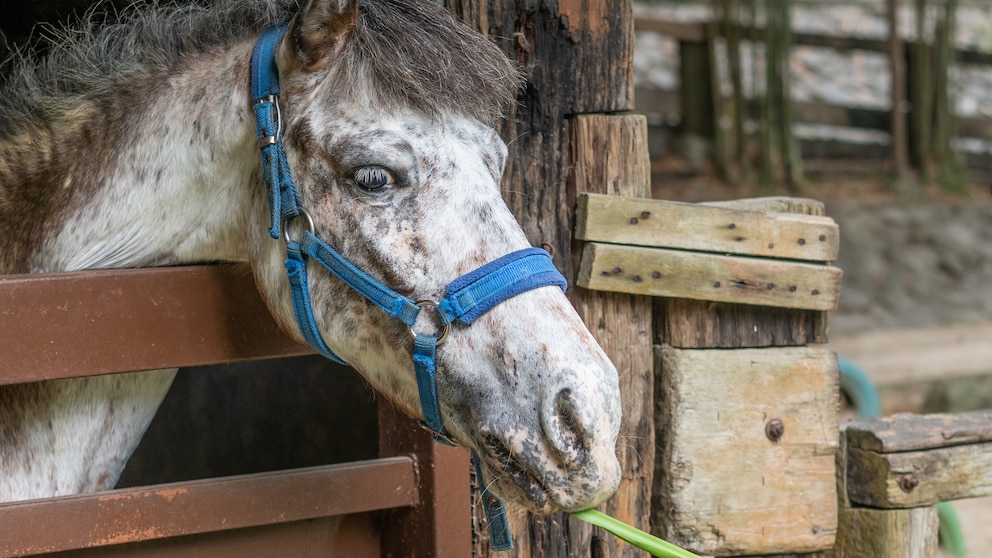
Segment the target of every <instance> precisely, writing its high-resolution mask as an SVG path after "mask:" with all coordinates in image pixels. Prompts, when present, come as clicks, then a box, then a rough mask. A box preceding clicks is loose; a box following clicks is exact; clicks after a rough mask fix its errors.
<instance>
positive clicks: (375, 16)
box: [0, 0, 620, 512]
mask: <svg viewBox="0 0 992 558" xmlns="http://www.w3.org/2000/svg"><path fill="white" fill-rule="evenodd" d="M281 21H289V26H288V29H287V30H286V31H285V35H281V34H280V35H279V36H278V37H277V38H276V40H275V42H274V43H272V49H271V50H272V52H271V64H273V66H272V68H274V70H273V71H274V75H275V76H276V79H277V80H278V83H279V85H280V87H281V91H280V95H279V97H278V100H277V104H278V113H277V114H275V117H274V118H275V120H274V121H275V122H277V124H278V127H279V129H278V130H276V131H272V132H271V133H268V135H267V133H266V132H265V131H264V130H263V131H262V132H259V131H258V130H257V129H256V118H255V115H254V114H253V100H252V99H251V98H250V97H251V96H252V95H251V93H250V88H251V85H250V82H251V81H252V71H251V64H252V51H253V45H254V44H255V42H256V39H257V38H258V36H259V34H260V33H261V32H262V30H263V29H265V28H267V27H268V26H270V25H272V24H276V23H278V22H281ZM95 27H96V25H95V24H91V25H90V28H87V29H84V30H82V31H75V32H72V33H66V34H65V35H64V36H63V37H62V40H60V41H57V42H56V43H55V44H54V45H53V46H52V47H51V52H50V53H49V54H48V55H47V57H46V58H44V59H41V60H32V59H31V58H32V57H31V56H29V55H22V56H21V57H20V58H19V59H18V60H15V61H13V62H9V63H8V65H7V67H5V68H4V70H5V71H4V73H5V75H6V76H5V82H4V84H3V89H2V94H0V239H2V240H0V242H2V247H0V273H4V274H14V273H46V272H59V271H76V270H84V269H107V268H127V267H142V266H157V265H173V264H183V263H193V262H211V261H246V262H249V263H250V264H251V267H252V269H253V270H254V275H255V279H256V282H257V285H258V288H259V290H260V292H261V293H262V295H263V297H264V299H265V301H266V303H267V305H268V307H269V309H270V311H271V313H272V315H273V316H274V318H275V319H276V321H277V322H278V323H279V324H280V325H281V326H282V328H283V329H285V330H286V331H287V332H288V333H289V334H290V335H291V336H293V337H294V338H296V339H297V340H299V341H301V342H303V341H304V339H305V338H306V337H307V335H306V333H305V332H301V328H302V329H306V328H305V327H303V326H301V325H300V321H299V317H298V314H299V310H298V309H297V310H295V311H294V305H293V302H292V298H293V296H294V295H293V291H292V289H291V287H290V281H289V280H288V279H287V275H286V268H285V266H284V263H285V261H286V257H287V256H286V253H287V240H288V241H289V242H291V243H292V242H296V237H297V236H298V235H301V234H303V233H302V232H301V231H302V230H303V229H306V228H307V226H308V223H307V222H306V221H305V220H302V219H301V220H297V219H293V218H292V216H290V218H287V219H286V220H287V221H295V222H292V223H290V222H287V223H281V219H280V218H279V217H278V216H277V217H276V218H275V219H273V217H272V216H271V212H272V208H271V207H270V199H269V198H270V196H268V195H267V189H266V188H267V186H266V184H267V183H266V181H265V179H264V177H263V174H264V173H263V165H262V164H260V161H259V145H260V144H261V145H262V146H263V147H267V146H268V145H269V144H272V143H275V142H276V141H277V140H278V142H279V145H280V146H281V148H282V149H284V152H285V155H286V159H285V160H286V164H287V168H288V169H291V178H292V180H293V182H294V183H295V186H296V188H297V191H298V198H299V200H298V204H299V209H300V212H301V213H303V212H305V213H306V215H303V216H304V217H307V216H309V217H310V218H311V219H312V225H310V226H311V227H312V233H313V235H314V236H315V238H319V239H321V242H324V243H326V245H327V246H329V247H333V249H335V250H337V252H339V253H340V254H341V255H342V256H343V257H344V258H346V259H347V260H348V261H349V262H350V263H351V264H354V266H355V267H356V268H358V269H360V270H362V272H364V273H365V274H367V275H368V276H369V277H370V278H371V279H372V281H374V282H376V283H377V284H382V285H386V286H388V287H389V288H390V289H392V290H393V291H395V293H397V295H398V296H399V297H401V298H402V299H403V300H410V301H421V300H429V299H433V300H440V299H442V298H444V297H445V296H446V288H450V284H451V283H452V281H453V280H455V279H456V278H459V277H462V276H464V275H465V274H467V273H469V272H472V271H473V270H475V269H477V268H479V267H480V266H484V265H485V264H487V263H488V262H493V261H494V260H500V258H502V257H504V256H506V255H507V254H516V253H520V252H519V251H520V250H523V249H526V248H528V246H529V245H528V242H527V239H526V238H525V236H524V234H523V232H522V230H521V229H520V227H519V226H518V224H517V223H516V222H515V221H514V219H513V217H512V215H511V214H510V212H509V211H508V209H507V207H506V206H505V205H504V203H503V201H502V198H501V196H500V177H501V173H502V169H503V165H504V158H505V155H506V148H505V146H504V144H503V143H502V141H501V140H500V139H499V137H498V136H497V134H496V133H495V131H494V130H493V128H492V127H491V124H492V122H493V120H494V119H495V118H497V117H498V116H499V115H500V114H501V113H502V111H503V110H504V109H505V108H506V107H507V106H509V105H510V104H512V102H513V99H514V95H515V92H516V89H517V87H518V77H517V74H516V71H515V69H514V67H513V66H512V65H511V64H510V63H509V62H508V61H507V60H506V58H505V57H504V56H503V55H502V54H501V53H500V52H499V51H498V49H497V48H496V47H495V46H493V45H491V44H490V43H489V42H487V41H486V40H484V39H483V38H482V37H481V36H479V35H477V34H475V33H473V32H471V31H470V30H468V29H467V28H466V27H465V26H463V25H461V24H459V23H457V22H456V21H454V20H453V19H452V18H451V17H449V16H448V15H447V14H446V13H444V12H443V11H442V10H441V9H440V8H438V7H437V6H436V5H435V3H433V2H423V3H421V4H416V3H412V2H403V1H400V0H380V1H372V0H369V1H368V2H363V3H362V4H361V5H359V3H358V1H357V0H311V1H310V2H308V3H307V4H306V5H305V6H303V7H302V8H300V7H297V6H296V4H295V2H293V1H291V0H285V1H281V2H280V1H269V2H264V1H259V0H250V1H249V0H227V1H221V2H218V3H216V4H214V5H211V6H209V7H203V6H202V5H201V6H200V7H189V8H176V7H157V6H153V5H148V6H145V7H144V8H143V9H141V10H136V11H134V12H133V13H132V14H131V15H129V16H127V18H126V21H124V22H122V23H120V24H116V25H114V26H109V27H107V28H104V29H100V30H97V29H96V28H95ZM272 108H273V109H274V108H275V104H273V105H272ZM260 140H261V141H260ZM270 162H271V161H270ZM277 213H278V211H277ZM280 225H283V227H282V228H283V229H285V230H282V231H281V233H279V234H276V235H275V236H276V237H277V238H272V235H271V234H270V233H271V232H272V231H270V229H271V228H273V227H275V228H280ZM528 254H529V253H528ZM531 256H533V255H532V254H531V255H529V256H528V257H531ZM533 258H536V259H535V261H537V260H540V259H541V258H540V257H539V256H533ZM303 259H304V260H306V259H308V256H303ZM304 275H305V276H306V277H307V278H308V280H309V286H308V287H306V290H305V294H306V295H308V296H309V298H310V307H311V310H309V312H310V314H309V318H306V316H307V314H306V311H304V315H305V317H304V320H305V319H310V320H311V321H312V323H313V331H315V332H316V335H317V337H318V338H319V339H320V341H321V342H326V345H327V348H328V349H329V350H330V351H333V353H334V354H335V355H336V356H337V357H340V358H341V359H343V360H344V361H347V362H348V363H350V364H351V365H352V366H354V367H355V368H356V369H357V370H358V371H359V372H360V373H361V374H362V375H363V376H364V377H365V378H366V380H367V381H368V382H369V383H370V384H371V385H372V386H373V387H374V388H375V389H376V390H378V391H379V392H380V393H381V394H383V395H384V396H386V397H388V398H389V399H390V400H391V401H393V402H394V403H395V405H396V406H397V407H398V408H400V409H401V410H403V411H404V412H405V413H407V414H409V415H410V416H413V417H418V418H425V419H427V420H428V421H429V420H430V417H429V416H425V414H430V413H429V412H428V411H426V410H424V409H425V407H424V405H426V404H427V402H425V401H423V400H422V397H421V395H422V393H423V389H424V386H423V385H421V384H420V383H418V374H419V371H416V370H415V366H414V364H413V363H412V360H411V358H412V357H413V356H414V354H415V352H416V351H415V349H414V343H413V342H412V341H411V335H410V327H409V326H410V325H412V326H413V329H414V330H415V331H428V330H431V329H433V328H435V327H436V325H435V324H432V323H431V322H432V321H434V320H436V319H437V317H436V315H435V313H433V312H420V314H417V315H415V316H413V317H410V316H408V318H409V319H408V320H407V321H408V322H409V323H403V320H402V319H396V317H395V316H391V315H390V314H389V313H387V312H385V311H383V309H382V308H380V307H379V306H377V305H376V304H373V303H371V302H369V301H368V300H367V299H366V298H363V297H362V296H360V295H359V294H358V293H356V292H355V290H353V289H352V288H350V287H349V286H348V285H346V284H345V283H344V282H342V280H340V279H339V278H338V276H335V275H333V274H332V273H330V272H328V271H327V270H325V269H324V267H322V266H319V265H310V266H309V267H308V268H306V270H305V271H304ZM520 291H521V292H519V293H517V292H514V293H512V294H513V296H508V297H507V298H506V299H505V300H501V301H500V302H499V303H498V304H495V305H493V306H492V307H491V308H484V312H482V313H481V315H480V316H478V317H477V319H474V322H471V324H470V325H466V324H463V323H460V322H458V321H454V320H451V321H454V323H453V324H451V326H450V329H451V331H450V334H449V335H448V337H447V339H446V341H445V342H444V344H443V345H438V346H437V350H436V357H433V358H434V359H435V360H433V361H432V362H433V366H435V369H434V370H433V372H434V373H435V374H436V376H434V380H433V383H432V384H431V385H429V386H428V388H429V389H428V390H430V389H433V390H435V391H436V405H437V406H438V411H439V416H440V419H439V420H440V421H441V424H439V425H437V426H436V427H435V430H438V431H440V432H443V433H445V434H446V435H448V436H450V437H451V438H452V439H453V440H454V441H456V442H457V443H459V444H462V445H464V446H466V447H468V448H470V449H472V450H473V451H474V452H475V453H476V454H477V455H478V456H479V458H480V461H481V464H482V469H483V473H484V475H485V477H486V479H487V482H489V483H490V484H491V487H492V489H493V490H494V491H495V492H496V493H497V494H499V495H500V496H502V497H503V498H506V499H507V500H509V501H511V502H515V503H517V504H520V505H523V506H526V507H528V508H530V509H532V510H535V511H538V512H551V511H555V510H559V509H564V510H579V509H584V508H589V507H592V506H596V505H597V504H599V503H601V502H602V501H603V500H605V499H606V498H607V497H608V496H609V495H610V494H611V493H612V492H613V491H614V490H615V489H616V487H617V484H618V482H619V476H620V469H619V465H618V462H617V458H616V455H615V445H616V439H617V432H618V428H619V422H620V401H619V389H618V381H617V374H616V371H615V369H614V368H613V366H612V365H611V364H610V362H609V361H608V360H607V358H606V356H605V355H604V354H603V352H602V350H601V349H600V348H599V346H598V345H597V344H596V342H595V341H594V340H593V338H592V336H591V335H590V333H589V332H588V331H587V329H586V328H585V327H584V326H583V324H582V322H581V321H580V320H579V318H578V317H577V316H576V314H575V312H574V311H573V309H572V307H571V306H570V305H569V302H568V301H567V300H566V298H565V295H564V294H563V293H562V290H561V288H559V287H558V286H555V285H553V284H549V283H544V284H541V285H538V286H536V287H534V286H531V287H528V288H526V289H520ZM428 314H430V315H431V316H434V317H433V318H432V317H430V316H428ZM437 314H441V312H440V310H438V311H437ZM455 317H457V316H455ZM445 321H448V320H445ZM311 333H313V332H311ZM311 342H313V341H312V340H311ZM173 375H174V371H173V370H163V371H157V372H142V373H134V374H121V375H115V376H105V377H96V378H86V379H74V380H63V381H52V382H44V383H37V384H25V385H6V386H2V387H0V501H12V500H20V499H30V498H39V497H47V496H56V495H63V494H73V493H80V492H86V491H95V490H103V489H108V488H111V487H113V486H114V484H115V482H116V480H117V478H118V475H119V474H120V472H121V470H122V468H123V467H124V464H125V462H126V461H127V459H128V457H129V455H130V454H131V452H132V450H133V449H134V448H135V446H136V445H137V443H138V440H139V439H140V437H141V435H142V433H143V432H144V430H145V428H146V427H147V425H148V423H149V421H150V420H151V418H152V416H153V415H154V413H155V411H156V408H157V407H158V405H159V403H160V402H161V400H162V398H163V397H164V395H165V393H166V390H167V388H168V386H169V384H170V382H171V381H172V378H173Z"/></svg>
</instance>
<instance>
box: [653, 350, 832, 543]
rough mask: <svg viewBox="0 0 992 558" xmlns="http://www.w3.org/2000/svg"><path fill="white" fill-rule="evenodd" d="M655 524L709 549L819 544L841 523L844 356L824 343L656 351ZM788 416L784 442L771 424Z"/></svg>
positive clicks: (663, 533) (668, 533)
mask: <svg viewBox="0 0 992 558" xmlns="http://www.w3.org/2000/svg"><path fill="white" fill-rule="evenodd" d="M655 354H656V359H657V361H658V362H657V364H656V367H657V368H658V369H659V370H660V372H659V379H658V381H657V383H656V391H655V394H656V402H657V403H656V405H657V406H656V410H655V413H656V417H657V433H656V434H657V440H658V444H659V449H658V456H657V459H656V463H655V467H656V468H655V477H656V490H655V496H654V500H653V501H652V507H653V511H652V514H653V521H652V526H653V529H654V530H655V532H658V533H659V534H660V535H661V536H663V537H666V538H668V540H670V541H671V542H673V543H675V544H679V545H682V546H684V547H686V548H688V549H690V550H693V551H695V552H697V553H700V554H705V555H716V556H733V555H767V554H786V553H809V552H817V551H821V550H825V549H828V548H830V547H831V546H832V545H833V543H834V535H835V531H836V528H837V492H836V480H835V453H836V450H837V447H838V422H837V421H838V408H837V407H838V405H837V401H838V400H837V397H836V394H837V389H838V386H837V381H838V376H837V362H836V360H835V357H834V355H833V354H832V353H830V352H829V351H826V350H824V349H820V348H804V347H797V348H777V349H740V350H692V349H689V350H683V349H675V348H672V347H667V346H663V347H659V348H657V349H656V353H655ZM772 419H779V420H780V421H781V422H782V425H783V433H782V437H781V439H779V440H778V441H777V442H773V441H771V440H770V439H769V438H768V436H767V435H766V425H767V423H768V422H769V421H771V420H772Z"/></svg>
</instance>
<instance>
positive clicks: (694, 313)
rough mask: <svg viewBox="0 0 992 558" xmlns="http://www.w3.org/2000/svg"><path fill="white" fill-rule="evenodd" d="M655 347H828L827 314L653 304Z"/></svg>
mask: <svg viewBox="0 0 992 558" xmlns="http://www.w3.org/2000/svg"><path fill="white" fill-rule="evenodd" d="M654 308H655V309H654V324H655V325H654V331H655V341H656V342H657V343H664V344H666V345H671V346H673V347H678V348H683V349H690V348H711V349H718V348H719V349H744V348H748V347H795V346H802V345H807V344H810V343H826V342H827V339H828V337H827V325H828V320H827V317H828V313H827V312H818V311H815V310H797V309H794V308H772V307H769V306H752V305H750V304H731V303H726V302H710V301H705V300H688V299H685V298H656V299H655V300H654Z"/></svg>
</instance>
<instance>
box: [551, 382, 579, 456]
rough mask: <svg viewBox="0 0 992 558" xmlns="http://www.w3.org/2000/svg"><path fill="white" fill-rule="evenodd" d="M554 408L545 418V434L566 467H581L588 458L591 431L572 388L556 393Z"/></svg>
mask: <svg viewBox="0 0 992 558" xmlns="http://www.w3.org/2000/svg"><path fill="white" fill-rule="evenodd" d="M553 409H554V411H553V413H550V414H549V415H550V416H547V418H546V420H545V435H546V436H547V437H548V440H549V441H550V442H551V446H552V447H553V448H554V449H555V451H556V452H557V453H558V456H559V457H560V458H561V462H562V464H563V465H565V467H567V468H577V467H581V466H582V465H583V463H584V462H585V461H586V460H587V459H588V454H589V447H588V439H589V433H588V431H587V430H586V426H585V425H584V424H583V423H582V420H581V418H580V417H581V416H582V415H581V412H580V410H579V408H578V406H577V404H576V401H575V396H574V394H573V393H572V390H571V389H569V388H565V389H563V390H561V391H559V392H558V393H557V395H555V398H554V406H553Z"/></svg>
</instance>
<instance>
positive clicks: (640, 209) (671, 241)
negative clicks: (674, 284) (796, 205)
mask: <svg viewBox="0 0 992 558" xmlns="http://www.w3.org/2000/svg"><path fill="white" fill-rule="evenodd" d="M763 203H765V202H763ZM751 207H764V206H763V205H757V204H756V205H754V206H748V205H746V204H741V205H739V206H730V207H726V206H713V205H702V204H693V203H679V202H670V201H662V200H650V199H637V198H619V197H615V196H603V195H595V194H586V195H584V196H581V197H580V198H579V205H578V211H577V212H576V221H577V222H576V232H575V236H576V238H578V239H581V240H588V241H595V242H608V243H612V244H628V245H635V246H653V247H657V248H675V249H681V250H696V251H701V252H716V253H721V254H723V253H725V254H739V255H746V256H759V257H766V258H776V259H790V260H806V261H815V262H829V261H834V260H836V259H837V251H838V248H839V246H840V233H839V229H838V227H837V223H835V222H834V220H833V219H830V218H829V217H820V216H812V215H805V214H793V213H777V212H772V211H763V210H754V209H751Z"/></svg>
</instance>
